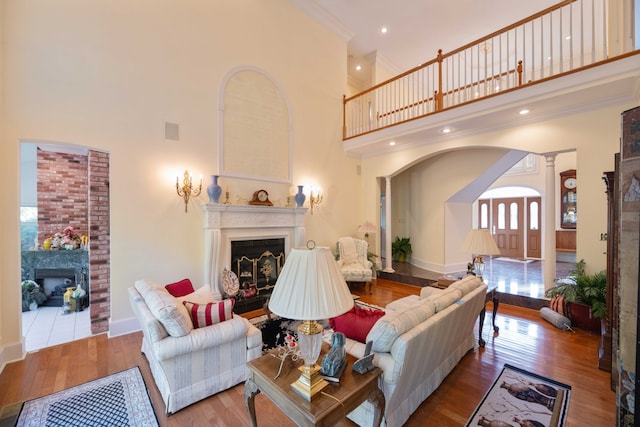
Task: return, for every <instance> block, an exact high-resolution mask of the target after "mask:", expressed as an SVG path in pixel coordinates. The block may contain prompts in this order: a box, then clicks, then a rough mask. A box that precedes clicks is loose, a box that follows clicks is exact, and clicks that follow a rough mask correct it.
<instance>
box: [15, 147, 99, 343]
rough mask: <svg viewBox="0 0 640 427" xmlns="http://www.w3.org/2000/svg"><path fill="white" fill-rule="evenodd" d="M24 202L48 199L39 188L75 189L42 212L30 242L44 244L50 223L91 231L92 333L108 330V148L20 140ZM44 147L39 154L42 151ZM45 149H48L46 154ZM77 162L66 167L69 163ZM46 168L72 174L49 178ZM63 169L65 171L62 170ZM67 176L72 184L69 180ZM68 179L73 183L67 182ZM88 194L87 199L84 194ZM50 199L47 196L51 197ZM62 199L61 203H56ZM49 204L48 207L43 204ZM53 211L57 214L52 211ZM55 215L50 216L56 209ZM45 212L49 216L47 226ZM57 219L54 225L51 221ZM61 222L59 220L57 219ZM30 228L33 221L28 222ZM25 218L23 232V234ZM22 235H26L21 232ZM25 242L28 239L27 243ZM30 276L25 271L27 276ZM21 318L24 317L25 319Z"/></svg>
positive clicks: (24, 204) (36, 204)
mask: <svg viewBox="0 0 640 427" xmlns="http://www.w3.org/2000/svg"><path fill="white" fill-rule="evenodd" d="M20 143H21V145H20V152H21V158H20V188H21V198H20V206H21V210H22V207H32V208H33V207H35V208H36V210H39V209H38V208H39V207H40V206H39V204H40V203H41V201H42V203H45V202H44V200H46V198H45V197H39V196H38V194H39V193H40V194H45V193H48V192H51V191H58V190H52V188H54V187H59V188H60V190H59V191H60V192H61V193H62V194H64V193H70V192H72V191H71V189H73V194H74V197H69V198H68V199H64V198H60V199H62V200H65V201H64V202H60V199H58V200H56V202H53V203H54V204H53V205H52V206H49V207H48V208H47V212H48V213H47V214H46V217H45V215H38V220H37V222H36V224H35V236H37V237H35V238H34V237H33V230H32V231H31V237H30V240H28V241H29V243H34V242H35V241H37V244H38V246H39V247H40V248H42V244H43V241H44V237H47V236H48V235H49V234H50V233H51V229H52V228H51V227H52V226H53V227H57V228H60V227H61V226H62V225H63V224H64V226H67V225H68V226H73V227H74V229H77V231H78V232H80V233H81V234H84V235H87V236H88V238H89V239H88V254H87V257H88V271H87V275H86V276H87V279H88V289H87V290H88V291H89V311H90V312H89V316H90V329H91V334H92V335H93V334H98V333H102V332H107V331H108V329H109V323H108V319H109V315H110V312H111V301H110V299H111V292H110V282H111V279H110V275H111V272H110V244H109V242H110V226H109V223H110V221H109V212H110V210H109V206H110V192H109V179H110V178H109V177H110V174H109V170H110V161H109V153H107V152H105V151H99V150H95V149H92V148H88V147H84V146H80V145H74V144H67V143H52V142H49V141H26V140H23V141H20ZM39 153H40V154H39ZM44 153H46V155H45V154H44ZM69 165H73V167H71V166H70V167H69V168H67V167H66V166H69ZM47 169H49V170H52V171H54V172H56V173H54V174H53V175H54V176H55V175H61V176H67V175H72V178H71V179H70V180H69V181H65V179H63V178H60V179H58V178H51V175H49V178H44V177H45V176H47V175H46V174H45V173H44V172H42V173H40V172H41V171H43V170H44V171H46V170H47ZM62 170H64V173H58V172H60V171H62ZM49 179H51V180H57V181H56V182H55V185H47V184H50V183H49V182H43V181H45V180H49ZM65 182H67V184H65ZM65 185H68V187H65ZM82 195H84V198H85V200H79V199H80V198H81V197H82ZM47 203H48V202H47ZM55 203H59V204H55ZM76 208H78V209H81V210H82V211H83V212H82V213H80V214H79V215H73V217H71V215H69V212H71V211H73V210H75V209H76ZM43 210H44V209H43ZM52 212H54V214H52ZM55 212H60V214H59V215H57V216H55V219H54V220H53V221H50V219H51V217H52V216H54V215H56V214H55ZM45 218H47V220H49V224H48V226H45ZM52 224H53V225H52ZM56 224H57V225H56ZM26 228H28V227H26ZM24 229H25V227H22V224H21V235H24V232H23V230H24ZM21 240H24V239H22V237H21ZM22 246H23V248H24V243H23V245H22ZM30 275H33V272H31V271H25V270H24V269H23V271H22V280H24V279H25V278H32V277H29V276H30ZM25 276H26V277H25ZM21 320H22V319H21Z"/></svg>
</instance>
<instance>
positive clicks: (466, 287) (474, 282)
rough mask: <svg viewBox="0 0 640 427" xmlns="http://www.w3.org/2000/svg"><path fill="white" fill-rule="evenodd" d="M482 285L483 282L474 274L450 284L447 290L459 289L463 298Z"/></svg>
mask: <svg viewBox="0 0 640 427" xmlns="http://www.w3.org/2000/svg"><path fill="white" fill-rule="evenodd" d="M480 285H482V280H481V279H479V278H477V277H476V276H474V275H473V274H469V275H468V276H465V277H463V278H462V279H460V280H458V281H456V282H453V283H452V284H450V285H449V287H448V288H447V289H459V290H460V291H461V292H462V296H465V295H467V294H468V293H469V292H471V291H472V290H474V289H476V288H477V287H478V286H480Z"/></svg>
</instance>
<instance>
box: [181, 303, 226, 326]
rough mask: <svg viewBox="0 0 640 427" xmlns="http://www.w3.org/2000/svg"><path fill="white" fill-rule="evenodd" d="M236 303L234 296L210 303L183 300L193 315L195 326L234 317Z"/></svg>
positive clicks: (207, 324) (211, 323) (209, 324)
mask: <svg viewBox="0 0 640 427" xmlns="http://www.w3.org/2000/svg"><path fill="white" fill-rule="evenodd" d="M235 303H236V300H235V299H234V298H229V299H226V300H224V301H217V302H210V303H208V304H196V303H193V302H189V301H183V302H182V304H184V306H185V307H186V308H187V311H188V312H189V316H191V321H192V322H193V327H194V328H202V327H203V326H211V325H215V324H216V323H220V322H224V321H225V320H229V319H231V318H233V306H234V305H235Z"/></svg>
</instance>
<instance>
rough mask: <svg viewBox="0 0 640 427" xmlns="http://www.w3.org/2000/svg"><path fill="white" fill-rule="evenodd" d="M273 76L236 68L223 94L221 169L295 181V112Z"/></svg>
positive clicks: (224, 172) (252, 176)
mask: <svg viewBox="0 0 640 427" xmlns="http://www.w3.org/2000/svg"><path fill="white" fill-rule="evenodd" d="M290 111H291V109H290V107H289V103H288V100H287V98H286V96H285V94H284V92H283V91H282V89H281V87H280V86H279V85H278V84H277V83H276V82H275V80H274V79H273V78H271V76H269V75H268V74H267V73H265V72H264V71H262V70H260V69H257V68H249V67H242V68H236V69H234V70H232V71H231V72H230V73H229V74H228V75H227V77H226V78H225V79H224V80H223V82H222V85H221V94H220V142H219V153H218V159H219V171H220V175H223V176H234V177H240V178H249V179H258V180H263V181H273V182H287V183H290V182H291V157H292V154H291V153H292V149H291V147H292V142H291V140H292V137H291V129H292V125H291V114H290Z"/></svg>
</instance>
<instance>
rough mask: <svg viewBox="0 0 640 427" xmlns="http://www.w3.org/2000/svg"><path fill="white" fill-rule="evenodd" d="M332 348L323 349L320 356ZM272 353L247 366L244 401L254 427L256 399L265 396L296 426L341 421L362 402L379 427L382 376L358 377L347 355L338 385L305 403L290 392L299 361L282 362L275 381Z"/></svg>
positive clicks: (275, 360)
mask: <svg viewBox="0 0 640 427" xmlns="http://www.w3.org/2000/svg"><path fill="white" fill-rule="evenodd" d="M330 348H331V346H330V345H329V344H327V343H323V345H322V354H321V355H320V358H318V360H321V358H322V355H324V354H326V353H327V352H328V351H329V349H330ZM274 354H275V350H272V351H270V352H269V353H268V354H265V355H264V356H261V357H259V358H257V359H254V360H252V361H250V362H248V363H247V367H248V368H249V371H250V376H249V379H248V380H247V381H246V382H245V385H244V401H245V405H246V407H247V410H248V411H249V418H250V420H251V425H252V426H253V427H256V426H257V422H256V410H255V400H254V399H255V396H256V395H257V394H258V393H264V395H265V396H267V397H268V398H269V399H270V400H271V401H272V402H273V403H274V404H275V405H276V406H277V407H278V408H280V410H281V411H282V412H284V414H285V415H286V416H287V417H289V418H290V419H291V420H292V421H293V422H294V423H296V425H299V426H330V425H334V424H335V423H337V422H339V421H340V420H342V419H343V418H344V417H345V416H346V415H347V414H348V413H349V412H351V411H352V410H354V409H355V408H357V407H358V406H359V405H360V404H361V403H362V402H364V401H365V400H368V401H370V402H371V403H373V405H374V407H375V414H374V422H373V425H374V426H379V425H380V422H381V421H382V416H383V415H384V407H385V398H384V394H383V393H382V390H380V388H379V387H378V379H379V377H380V375H381V374H382V370H381V369H380V368H375V369H373V370H372V371H369V372H367V373H366V374H358V373H357V372H354V371H353V370H352V369H351V368H352V366H353V363H354V362H355V361H356V358H355V357H353V356H351V355H349V354H347V367H346V368H345V371H344V373H343V374H342V376H341V377H340V382H339V383H329V385H328V386H327V387H325V388H324V390H322V393H321V394H320V395H319V396H316V397H315V398H314V399H313V400H312V401H308V400H306V399H305V398H303V397H302V396H300V395H299V394H298V393H296V392H295V391H294V390H293V389H292V388H291V383H292V382H294V381H295V380H296V379H297V378H298V377H299V376H300V371H299V370H298V367H299V366H300V365H301V364H302V361H301V360H298V361H296V362H292V361H291V358H289V359H287V360H286V361H285V362H284V365H283V367H282V372H281V373H280V376H279V377H278V378H277V379H274V378H275V376H276V374H277V372H278V369H279V367H280V359H278V358H277V357H274V356H273V355H274Z"/></svg>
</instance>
